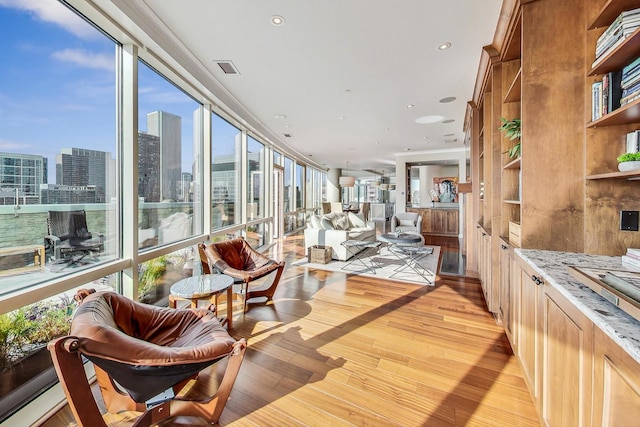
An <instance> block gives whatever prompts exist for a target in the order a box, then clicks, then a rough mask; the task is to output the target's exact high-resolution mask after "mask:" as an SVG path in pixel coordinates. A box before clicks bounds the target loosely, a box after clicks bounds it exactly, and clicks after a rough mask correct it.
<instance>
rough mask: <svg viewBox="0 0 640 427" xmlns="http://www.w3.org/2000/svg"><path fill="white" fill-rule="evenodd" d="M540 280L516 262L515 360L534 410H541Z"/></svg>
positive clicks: (528, 268)
mask: <svg viewBox="0 0 640 427" xmlns="http://www.w3.org/2000/svg"><path fill="white" fill-rule="evenodd" d="M543 284H544V282H542V279H541V278H540V275H539V274H537V273H535V272H534V271H533V270H532V269H531V268H530V267H529V266H528V265H526V264H525V263H524V262H523V261H521V260H518V278H517V286H518V297H519V299H518V302H517V304H518V319H517V321H516V323H517V325H518V345H517V348H518V353H517V354H518V359H519V360H520V365H521V366H522V373H523V376H524V379H525V382H526V383H527V387H528V388H529V393H531V398H532V400H533V403H534V404H535V406H536V408H540V406H539V404H540V379H539V376H540V353H541V349H540V331H541V328H540V315H541V313H542V311H541V309H540V302H541V301H542V298H541V294H542V291H543V287H542V285H543Z"/></svg>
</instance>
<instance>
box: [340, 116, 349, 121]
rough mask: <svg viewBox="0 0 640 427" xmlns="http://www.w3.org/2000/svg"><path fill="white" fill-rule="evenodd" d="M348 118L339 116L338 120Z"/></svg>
mask: <svg viewBox="0 0 640 427" xmlns="http://www.w3.org/2000/svg"><path fill="white" fill-rule="evenodd" d="M346 118H347V117H346V116H338V120H344V119H346Z"/></svg>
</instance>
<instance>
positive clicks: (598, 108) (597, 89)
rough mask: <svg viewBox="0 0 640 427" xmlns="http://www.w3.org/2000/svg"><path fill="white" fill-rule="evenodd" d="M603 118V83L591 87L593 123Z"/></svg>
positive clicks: (596, 83) (594, 83)
mask: <svg viewBox="0 0 640 427" xmlns="http://www.w3.org/2000/svg"><path fill="white" fill-rule="evenodd" d="M600 117H602V81H599V82H593V84H592V85H591V121H596V120H598V119H599V118H600Z"/></svg>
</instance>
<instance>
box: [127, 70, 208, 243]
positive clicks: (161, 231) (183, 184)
mask: <svg viewBox="0 0 640 427" xmlns="http://www.w3.org/2000/svg"><path fill="white" fill-rule="evenodd" d="M201 115H202V105H201V104H199V103H197V102H196V101H194V100H193V98H191V97H190V96H189V95H187V94H185V93H184V92H183V91H182V90H180V89H178V88H177V87H176V86H175V85H173V84H172V83H171V82H169V81H168V80H167V79H165V78H164V77H163V76H161V75H160V74H159V73H158V72H156V71H155V70H153V69H152V68H150V67H149V66H148V65H146V64H145V63H144V62H142V61H140V64H139V66H138V198H139V205H138V221H139V224H138V225H139V229H140V235H141V238H140V239H139V245H140V247H152V246H157V245H164V244H167V243H172V242H175V241H178V240H181V239H185V238H187V237H191V236H192V235H194V234H199V233H200V232H202V221H201V218H202V216H201V211H202V206H201V203H200V198H199V197H196V198H194V197H193V196H194V194H193V189H194V186H193V185H192V183H193V176H194V175H196V176H199V175H200V170H201V167H202V166H201V165H200V164H199V163H200V162H198V161H194V159H198V158H200V157H199V156H198V155H197V154H198V153H199V152H200V151H201V148H200V145H201V138H200V134H199V132H198V133H196V134H194V126H193V124H194V122H195V123H201V122H202V120H201ZM194 219H195V221H194Z"/></svg>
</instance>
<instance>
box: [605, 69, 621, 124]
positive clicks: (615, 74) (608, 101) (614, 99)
mask: <svg viewBox="0 0 640 427" xmlns="http://www.w3.org/2000/svg"><path fill="white" fill-rule="evenodd" d="M621 81H622V71H621V70H619V71H612V72H610V73H607V74H605V75H604V76H603V77H602V114H603V115H604V114H607V113H611V112H612V111H614V110H617V109H618V108H620V99H621V98H622V84H621Z"/></svg>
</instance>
